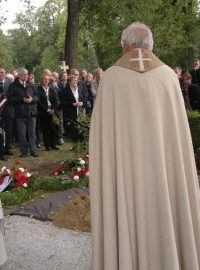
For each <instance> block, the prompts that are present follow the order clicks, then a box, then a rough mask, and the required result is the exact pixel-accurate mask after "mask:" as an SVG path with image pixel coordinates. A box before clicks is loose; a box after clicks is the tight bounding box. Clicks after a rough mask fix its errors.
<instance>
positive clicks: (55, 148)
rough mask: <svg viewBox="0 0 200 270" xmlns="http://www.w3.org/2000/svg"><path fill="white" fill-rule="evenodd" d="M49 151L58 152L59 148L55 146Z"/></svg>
mask: <svg viewBox="0 0 200 270" xmlns="http://www.w3.org/2000/svg"><path fill="white" fill-rule="evenodd" d="M51 149H52V150H60V148H59V147H57V146H54V147H51Z"/></svg>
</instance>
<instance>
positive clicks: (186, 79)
mask: <svg viewBox="0 0 200 270" xmlns="http://www.w3.org/2000/svg"><path fill="white" fill-rule="evenodd" d="M174 71H175V73H176V74H177V76H178V79H179V83H180V87H181V91H182V94H183V98H184V102H185V108H186V110H187V111H194V110H197V111H199V110H200V60H199V59H195V60H194V61H193V68H192V70H190V72H186V73H184V74H182V69H181V68H180V67H175V68H174Z"/></svg>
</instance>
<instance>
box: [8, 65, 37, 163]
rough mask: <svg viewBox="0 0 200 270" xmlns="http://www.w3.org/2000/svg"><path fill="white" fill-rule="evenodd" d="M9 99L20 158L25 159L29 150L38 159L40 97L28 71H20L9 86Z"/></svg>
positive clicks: (23, 69) (21, 69) (22, 69)
mask: <svg viewBox="0 0 200 270" xmlns="http://www.w3.org/2000/svg"><path fill="white" fill-rule="evenodd" d="M7 98H8V104H13V106H14V113H15V119H16V124H17V131H18V137H19V145H20V151H21V155H20V158H25V157H26V156H27V154H28V150H29V149H30V154H31V156H33V157H38V154H37V147H36V136H35V126H36V116H37V102H38V100H39V97H38V92H37V90H36V89H35V87H34V85H33V84H31V83H29V82H28V70H27V69H25V68H20V69H19V70H18V78H17V79H16V80H15V81H14V82H13V83H12V84H11V85H10V86H9V88H8V91H7ZM27 137H28V139H27Z"/></svg>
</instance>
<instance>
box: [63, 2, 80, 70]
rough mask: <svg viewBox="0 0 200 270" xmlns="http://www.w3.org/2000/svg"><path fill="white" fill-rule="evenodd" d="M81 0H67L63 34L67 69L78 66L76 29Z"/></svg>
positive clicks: (77, 27) (77, 28)
mask: <svg viewBox="0 0 200 270" xmlns="http://www.w3.org/2000/svg"><path fill="white" fill-rule="evenodd" d="M82 2H83V1H82V0H68V17H67V26H66V34H65V52H64V55H65V62H66V64H67V65H69V69H72V68H77V66H78V55H77V53H78V31H79V16H80V12H81V10H82V4H83V3H82Z"/></svg>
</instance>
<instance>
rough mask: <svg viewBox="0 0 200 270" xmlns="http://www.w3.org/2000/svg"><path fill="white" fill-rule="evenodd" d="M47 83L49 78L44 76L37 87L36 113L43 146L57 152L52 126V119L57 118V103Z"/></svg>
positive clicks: (53, 126)
mask: <svg viewBox="0 0 200 270" xmlns="http://www.w3.org/2000/svg"><path fill="white" fill-rule="evenodd" d="M49 81H50V78H49V76H47V75H44V76H43V77H42V80H41V84H40V85H39V86H38V93H39V103H38V113H39V117H40V125H41V128H42V133H43V141H44V146H45V148H46V150H47V151H50V150H52V149H54V150H59V148H58V147H56V138H55V125H54V117H57V116H55V110H56V108H57V106H58V105H59V103H58V97H57V94H56V92H55V89H54V88H53V87H50V86H49Z"/></svg>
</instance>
